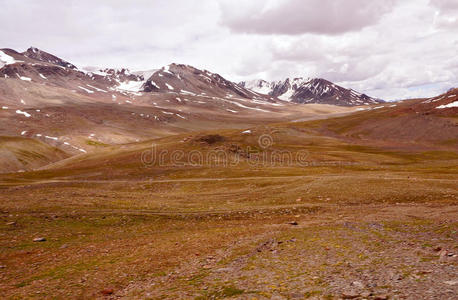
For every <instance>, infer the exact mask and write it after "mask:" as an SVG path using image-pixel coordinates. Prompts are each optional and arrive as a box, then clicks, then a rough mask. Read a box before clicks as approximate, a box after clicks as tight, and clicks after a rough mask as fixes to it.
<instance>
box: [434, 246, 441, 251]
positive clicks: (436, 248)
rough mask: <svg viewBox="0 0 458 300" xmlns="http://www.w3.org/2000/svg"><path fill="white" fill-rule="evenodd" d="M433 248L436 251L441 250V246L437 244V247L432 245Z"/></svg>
mask: <svg viewBox="0 0 458 300" xmlns="http://www.w3.org/2000/svg"><path fill="white" fill-rule="evenodd" d="M433 250H434V251H436V252H439V251H441V250H442V247H441V246H437V247H434V248H433Z"/></svg>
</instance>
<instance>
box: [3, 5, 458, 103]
mask: <svg viewBox="0 0 458 300" xmlns="http://www.w3.org/2000/svg"><path fill="white" fill-rule="evenodd" d="M0 7H1V8H2V9H1V11H0V48H13V49H16V50H18V51H24V50H25V49H26V48H28V47H29V46H31V45H33V46H35V47H38V48H41V49H43V50H45V51H48V52H51V53H53V54H55V55H57V56H60V57H62V58H64V59H67V60H69V61H70V62H72V63H75V64H76V65H78V66H101V67H129V68H130V69H133V70H147V69H154V68H158V67H160V66H163V65H167V64H169V63H171V62H177V63H186V64H190V65H193V66H195V67H198V68H205V69H208V70H210V71H212V72H217V73H220V74H221V75H223V76H224V77H226V78H228V79H230V80H233V81H239V80H246V79H257V78H262V79H266V80H280V79H283V78H285V77H323V78H326V79H328V80H331V81H334V82H336V83H338V84H341V85H343V86H345V87H351V88H354V89H356V90H359V91H362V92H365V93H367V94H369V95H371V96H376V97H380V98H383V99H387V100H390V99H400V98H407V97H417V96H432V95H435V94H438V93H441V92H443V91H445V90H447V89H449V88H450V87H452V86H458V55H457V53H458V51H457V49H458V1H457V0H383V1H380V0H129V1H126V0H40V1H35V0H0Z"/></svg>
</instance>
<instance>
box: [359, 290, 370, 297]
mask: <svg viewBox="0 0 458 300" xmlns="http://www.w3.org/2000/svg"><path fill="white" fill-rule="evenodd" d="M371 295H372V293H371V292H367V291H366V292H362V293H361V297H363V298H369V297H370V296H371Z"/></svg>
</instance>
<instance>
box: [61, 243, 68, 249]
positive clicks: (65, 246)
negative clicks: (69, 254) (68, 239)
mask: <svg viewBox="0 0 458 300" xmlns="http://www.w3.org/2000/svg"><path fill="white" fill-rule="evenodd" d="M65 248H68V245H67V244H63V245H62V246H60V249H65Z"/></svg>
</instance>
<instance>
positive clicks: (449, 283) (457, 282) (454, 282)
mask: <svg viewBox="0 0 458 300" xmlns="http://www.w3.org/2000/svg"><path fill="white" fill-rule="evenodd" d="M444 283H445V284H448V285H457V284H458V280H449V281H444Z"/></svg>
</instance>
